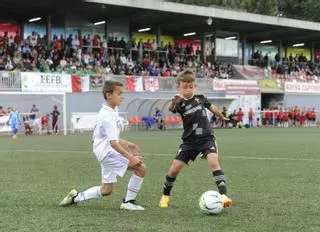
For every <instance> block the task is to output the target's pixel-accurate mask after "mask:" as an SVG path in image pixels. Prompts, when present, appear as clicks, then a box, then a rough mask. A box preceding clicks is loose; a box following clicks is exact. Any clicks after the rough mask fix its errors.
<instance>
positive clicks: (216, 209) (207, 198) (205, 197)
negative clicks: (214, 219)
mask: <svg viewBox="0 0 320 232" xmlns="http://www.w3.org/2000/svg"><path fill="white" fill-rule="evenodd" d="M199 207H200V210H201V211H202V212H204V213H206V214H219V213H220V212H221V211H222V209H223V197H222V195H221V194H220V193H218V192H216V191H213V190H210V191H207V192H205V193H203V194H202V195H201V197H200V199H199Z"/></svg>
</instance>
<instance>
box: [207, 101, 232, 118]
mask: <svg viewBox="0 0 320 232" xmlns="http://www.w3.org/2000/svg"><path fill="white" fill-rule="evenodd" d="M210 111H211V113H213V114H215V115H217V116H218V117H219V118H220V119H221V120H224V121H228V120H229V118H226V117H225V116H223V114H222V113H221V112H220V110H219V109H218V107H217V106H215V105H211V107H210Z"/></svg>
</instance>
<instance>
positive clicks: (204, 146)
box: [175, 139, 218, 165]
mask: <svg viewBox="0 0 320 232" xmlns="http://www.w3.org/2000/svg"><path fill="white" fill-rule="evenodd" d="M210 153H218V146H217V143H216V140H215V139H213V140H207V141H203V142H202V143H199V144H190V143H182V144H181V145H180V147H179V151H178V154H177V156H176V158H175V159H176V160H180V161H182V162H184V163H186V164H188V165H189V164H191V163H192V162H193V161H194V160H195V159H196V158H197V156H198V155H199V154H201V156H202V158H206V157H207V155H208V154H210Z"/></svg>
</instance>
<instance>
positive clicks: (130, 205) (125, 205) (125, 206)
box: [120, 200, 144, 211]
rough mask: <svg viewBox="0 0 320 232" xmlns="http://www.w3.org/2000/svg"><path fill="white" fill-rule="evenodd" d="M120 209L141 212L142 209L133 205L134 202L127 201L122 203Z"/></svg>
mask: <svg viewBox="0 0 320 232" xmlns="http://www.w3.org/2000/svg"><path fill="white" fill-rule="evenodd" d="M120 209H125V210H132V211H142V210H144V208H143V207H142V206H140V205H137V204H136V203H135V200H131V201H127V202H124V201H123V202H122V203H121V205H120Z"/></svg>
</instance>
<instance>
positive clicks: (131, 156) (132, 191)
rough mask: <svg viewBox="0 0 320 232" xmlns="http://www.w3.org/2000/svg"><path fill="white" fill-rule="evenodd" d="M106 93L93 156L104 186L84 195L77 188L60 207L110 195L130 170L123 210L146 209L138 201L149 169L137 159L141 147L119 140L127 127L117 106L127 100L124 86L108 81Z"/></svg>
mask: <svg viewBox="0 0 320 232" xmlns="http://www.w3.org/2000/svg"><path fill="white" fill-rule="evenodd" d="M102 92H103V97H104V99H105V103H104V104H103V105H102V108H101V109H100V112H99V115H98V118H97V124H96V126H95V129H94V132H93V138H92V143H93V153H94V154H95V156H96V158H97V160H98V161H99V162H100V165H101V178H102V185H101V186H95V187H92V188H89V189H87V190H85V191H83V192H77V191H76V190H75V189H73V190H71V191H70V193H69V194H68V195H67V196H66V197H65V198H64V199H63V200H62V201H61V202H60V204H59V205H60V206H68V205H72V204H75V203H77V202H81V201H86V200H91V199H95V198H99V197H102V196H108V195H110V194H111V193H112V189H113V184H114V183H116V182H117V177H118V176H120V177H123V175H124V174H125V173H126V171H127V169H130V170H132V171H133V174H132V176H131V178H130V180H129V183H128V190H127V194H126V197H125V198H124V199H123V202H122V204H121V206H120V209H127V210H144V208H143V207H142V206H140V205H137V204H135V200H136V196H137V195H138V193H139V191H140V188H141V185H142V182H143V178H144V176H145V174H146V166H145V164H144V162H143V158H142V157H141V156H137V154H138V153H139V152H140V150H139V147H138V146H137V145H136V144H134V143H131V142H129V141H126V140H124V139H120V138H119V135H120V131H121V127H122V126H123V124H122V120H121V118H120V117H119V115H118V110H117V107H118V106H119V105H121V103H122V101H123V85H122V84H121V83H120V82H116V81H106V82H105V84H104V87H103V91H102Z"/></svg>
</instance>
